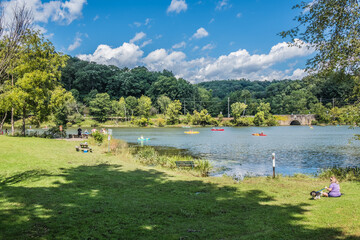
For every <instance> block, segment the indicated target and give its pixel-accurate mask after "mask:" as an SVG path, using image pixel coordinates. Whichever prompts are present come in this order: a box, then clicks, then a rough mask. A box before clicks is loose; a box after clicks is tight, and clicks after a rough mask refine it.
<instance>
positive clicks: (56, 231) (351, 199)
mask: <svg viewBox="0 0 360 240" xmlns="http://www.w3.org/2000/svg"><path fill="white" fill-rule="evenodd" d="M77 144H78V142H68V141H65V140H49V139H40V138H15V137H7V136H0V239H11V240H12V239H360V183H359V182H356V181H353V182H341V183H340V185H341V190H342V192H344V193H345V194H346V195H344V196H342V197H341V198H321V199H320V200H311V198H310V195H309V193H310V191H312V190H319V189H321V188H323V187H324V186H325V185H329V180H328V179H315V178H311V177H307V176H302V175H299V176H296V177H281V176H280V177H277V178H276V179H272V178H268V177H256V178H246V179H245V180H243V181H241V182H239V183H237V182H235V181H233V180H232V179H230V178H226V177H222V178H214V177H208V178H200V177H195V176H192V174H190V173H188V172H186V171H179V170H174V171H173V170H167V169H162V168H157V167H154V166H152V167H149V166H142V165H139V164H137V163H136V162H134V161H133V159H132V157H131V155H128V154H126V153H123V154H120V155H117V156H114V155H110V154H106V153H104V149H106V147H105V148H101V147H98V146H96V145H95V146H93V149H94V151H93V153H81V152H76V151H75V146H76V145H77Z"/></svg>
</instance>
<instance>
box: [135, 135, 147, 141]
mask: <svg viewBox="0 0 360 240" xmlns="http://www.w3.org/2000/svg"><path fill="white" fill-rule="evenodd" d="M137 140H138V141H149V140H150V138H144V137H143V136H141V137H139V138H138V139H137Z"/></svg>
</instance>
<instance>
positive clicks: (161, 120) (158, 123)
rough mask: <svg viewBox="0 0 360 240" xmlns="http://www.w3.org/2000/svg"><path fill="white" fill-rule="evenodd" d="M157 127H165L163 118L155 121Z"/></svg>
mask: <svg viewBox="0 0 360 240" xmlns="http://www.w3.org/2000/svg"><path fill="white" fill-rule="evenodd" d="M157 126H158V127H164V126H165V120H164V119H163V118H158V119H157Z"/></svg>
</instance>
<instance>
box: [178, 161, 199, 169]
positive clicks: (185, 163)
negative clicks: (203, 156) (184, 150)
mask: <svg viewBox="0 0 360 240" xmlns="http://www.w3.org/2000/svg"><path fill="white" fill-rule="evenodd" d="M175 164H176V167H178V168H179V167H191V168H194V167H195V164H194V161H175Z"/></svg>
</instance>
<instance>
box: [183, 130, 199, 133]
mask: <svg viewBox="0 0 360 240" xmlns="http://www.w3.org/2000/svg"><path fill="white" fill-rule="evenodd" d="M184 133H186V134H198V133H199V132H198V131H193V130H190V131H187V132H184Z"/></svg>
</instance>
